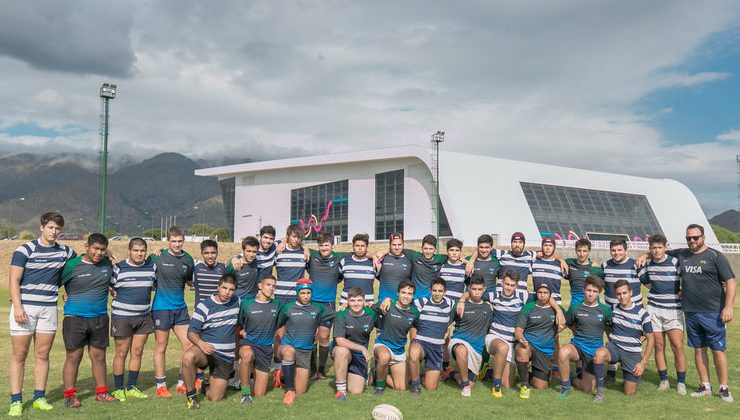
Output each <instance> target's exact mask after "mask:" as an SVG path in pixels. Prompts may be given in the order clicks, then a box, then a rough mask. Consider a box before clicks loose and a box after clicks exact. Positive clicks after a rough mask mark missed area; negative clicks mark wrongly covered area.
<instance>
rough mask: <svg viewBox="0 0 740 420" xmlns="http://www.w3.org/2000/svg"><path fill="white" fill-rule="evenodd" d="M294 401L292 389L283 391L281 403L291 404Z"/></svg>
mask: <svg viewBox="0 0 740 420" xmlns="http://www.w3.org/2000/svg"><path fill="white" fill-rule="evenodd" d="M294 401H295V392H294V391H285V396H284V397H283V403H284V404H288V405H290V404H293V402H294Z"/></svg>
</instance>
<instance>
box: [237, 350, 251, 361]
mask: <svg viewBox="0 0 740 420" xmlns="http://www.w3.org/2000/svg"><path fill="white" fill-rule="evenodd" d="M239 358H240V359H241V360H243V361H244V362H247V363H249V362H251V361H252V360H254V352H253V351H252V349H250V348H249V347H242V349H241V350H239Z"/></svg>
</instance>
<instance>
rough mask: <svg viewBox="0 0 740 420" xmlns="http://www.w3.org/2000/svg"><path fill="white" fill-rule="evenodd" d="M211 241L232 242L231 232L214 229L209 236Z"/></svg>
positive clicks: (223, 229)
mask: <svg viewBox="0 0 740 420" xmlns="http://www.w3.org/2000/svg"><path fill="white" fill-rule="evenodd" d="M208 236H210V237H211V239H216V240H218V241H220V242H230V241H231V235H229V230H228V229H226V228H213V229H211V231H210V232H209V235H208Z"/></svg>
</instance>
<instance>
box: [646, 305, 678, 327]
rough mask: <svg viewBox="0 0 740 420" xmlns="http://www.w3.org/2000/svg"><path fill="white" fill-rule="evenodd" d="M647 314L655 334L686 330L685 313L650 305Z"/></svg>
mask: <svg viewBox="0 0 740 420" xmlns="http://www.w3.org/2000/svg"><path fill="white" fill-rule="evenodd" d="M647 312H648V314H649V315H650V322H651V323H652V324H653V331H654V332H663V331H670V330H681V331H683V330H684V325H685V323H684V320H683V311H682V310H680V309H665V308H658V307H655V306H651V305H648V307H647Z"/></svg>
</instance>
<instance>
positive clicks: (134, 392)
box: [126, 386, 167, 400]
mask: <svg viewBox="0 0 740 420" xmlns="http://www.w3.org/2000/svg"><path fill="white" fill-rule="evenodd" d="M165 389H167V388H165ZM126 397H127V398H134V399H137V400H143V399H146V398H149V396H148V395H146V394H145V393H143V392H141V390H140V389H139V388H137V387H135V386H132V387H131V388H129V389H127V390H126Z"/></svg>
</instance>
